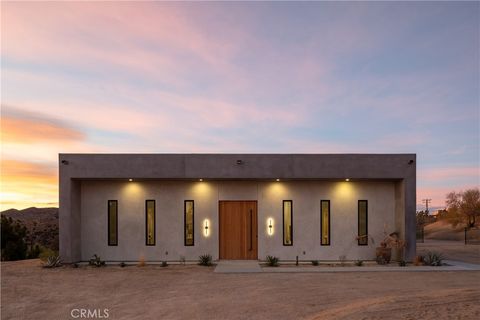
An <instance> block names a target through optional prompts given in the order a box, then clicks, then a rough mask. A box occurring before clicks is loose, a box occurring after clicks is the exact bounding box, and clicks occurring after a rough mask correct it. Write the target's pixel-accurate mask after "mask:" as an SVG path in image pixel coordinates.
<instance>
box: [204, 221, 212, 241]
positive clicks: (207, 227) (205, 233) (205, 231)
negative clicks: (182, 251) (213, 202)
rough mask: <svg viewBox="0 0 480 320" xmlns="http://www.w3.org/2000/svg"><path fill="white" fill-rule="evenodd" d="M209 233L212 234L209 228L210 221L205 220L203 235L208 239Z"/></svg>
mask: <svg viewBox="0 0 480 320" xmlns="http://www.w3.org/2000/svg"><path fill="white" fill-rule="evenodd" d="M209 233H210V230H209V226H208V219H205V220H204V221H203V235H204V236H205V237H208V235H209Z"/></svg>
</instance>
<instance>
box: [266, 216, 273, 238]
mask: <svg viewBox="0 0 480 320" xmlns="http://www.w3.org/2000/svg"><path fill="white" fill-rule="evenodd" d="M267 233H268V235H269V236H271V235H273V219H272V218H269V219H268V229H267Z"/></svg>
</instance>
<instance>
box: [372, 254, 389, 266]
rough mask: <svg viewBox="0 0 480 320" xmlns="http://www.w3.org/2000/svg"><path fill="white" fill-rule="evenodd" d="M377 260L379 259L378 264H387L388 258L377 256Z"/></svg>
mask: <svg viewBox="0 0 480 320" xmlns="http://www.w3.org/2000/svg"><path fill="white" fill-rule="evenodd" d="M375 261H377V263H378V264H381V265H383V264H387V263H388V262H387V260H385V257H384V256H377V258H376V259H375Z"/></svg>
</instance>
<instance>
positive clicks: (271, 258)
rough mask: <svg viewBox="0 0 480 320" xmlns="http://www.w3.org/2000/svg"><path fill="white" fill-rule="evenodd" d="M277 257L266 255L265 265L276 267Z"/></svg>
mask: <svg viewBox="0 0 480 320" xmlns="http://www.w3.org/2000/svg"><path fill="white" fill-rule="evenodd" d="M278 260H279V259H278V257H275V256H267V265H268V266H269V267H278Z"/></svg>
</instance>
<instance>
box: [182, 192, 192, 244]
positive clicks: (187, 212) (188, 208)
mask: <svg viewBox="0 0 480 320" xmlns="http://www.w3.org/2000/svg"><path fill="white" fill-rule="evenodd" d="M183 221H184V242H185V245H186V246H193V245H194V202H193V200H185V203H184V212H183Z"/></svg>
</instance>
